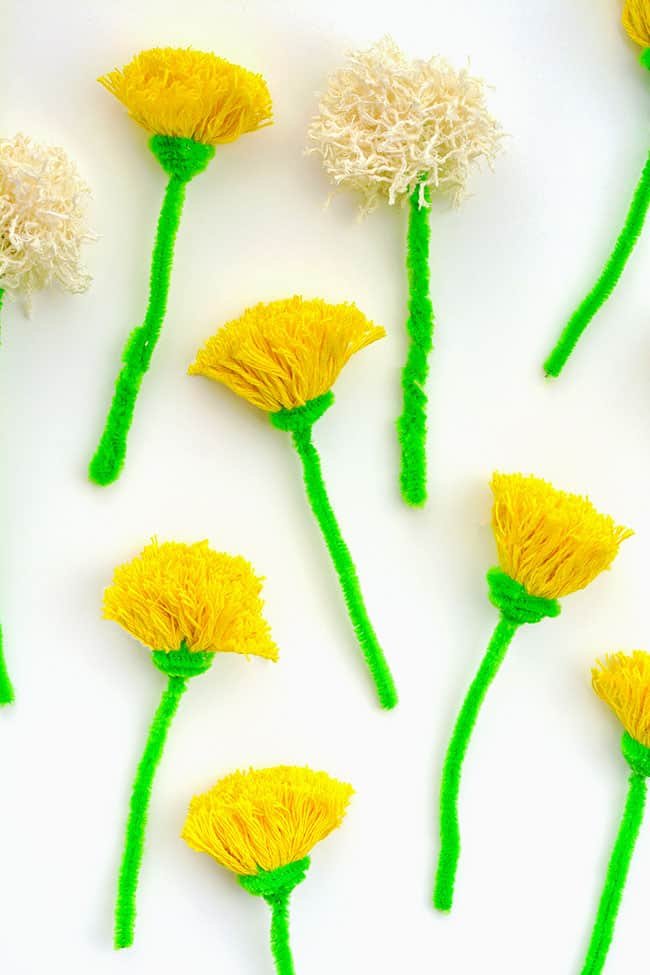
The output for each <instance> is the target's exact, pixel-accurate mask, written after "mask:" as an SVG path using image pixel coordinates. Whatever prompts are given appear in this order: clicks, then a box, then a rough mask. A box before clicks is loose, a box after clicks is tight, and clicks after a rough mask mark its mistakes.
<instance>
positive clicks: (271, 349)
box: [189, 297, 397, 708]
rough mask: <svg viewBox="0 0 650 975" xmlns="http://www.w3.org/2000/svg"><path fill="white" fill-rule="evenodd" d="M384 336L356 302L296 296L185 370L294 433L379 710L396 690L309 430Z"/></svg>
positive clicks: (215, 340)
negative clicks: (353, 362)
mask: <svg viewBox="0 0 650 975" xmlns="http://www.w3.org/2000/svg"><path fill="white" fill-rule="evenodd" d="M384 335H385V332H384V330H383V329H382V328H380V327H379V326H377V325H373V324H372V322H369V321H368V319H367V318H365V316H364V315H362V313H361V312H360V311H359V309H358V308H357V307H356V306H355V305H353V304H343V305H330V304H327V303H326V302H324V301H322V300H321V299H314V300H312V301H306V300H304V299H303V298H301V297H293V298H289V299H286V300H283V301H273V302H270V303H269V304H259V305H255V306H254V307H252V308H249V309H247V311H245V312H244V314H243V315H242V316H241V318H237V319H235V320H234V321H231V322H229V323H228V324H227V325H224V326H223V328H221V329H220V330H219V331H218V332H217V333H216V334H215V335H214V336H213V337H212V338H211V339H209V340H208V341H207V342H206V344H205V346H204V347H203V348H202V349H201V351H200V352H199V353H198V355H197V357H196V361H195V362H194V363H193V365H191V366H190V369H189V372H190V374H193V375H201V376H207V377H208V378H209V379H214V380H216V381H217V382H220V383H223V384H224V385H225V386H228V388H229V389H231V390H232V391H233V392H234V393H237V395H238V396H241V397H243V399H246V400H248V402H249V403H252V404H253V406H257V407H259V409H261V410H264V411H265V412H266V413H268V414H269V419H270V421H271V423H272V424H273V426H274V427H276V428H277V429H279V430H284V431H286V432H287V433H290V434H291V437H292V439H293V444H294V447H295V448H296V450H297V452H298V455H299V457H300V460H301V461H302V466H303V473H304V480H305V487H306V490H307V497H308V499H309V503H310V505H311V507H312V510H313V512H314V515H315V516H316V520H317V521H318V524H319V526H320V529H321V531H322V533H323V537H324V539H325V543H326V545H327V548H328V550H329V553H330V556H331V558H332V561H333V563H334V567H335V569H336V572H337V574H338V577H339V581H340V583H341V588H342V590H343V595H344V598H345V602H346V605H347V608H348V613H349V615H350V619H351V622H352V625H353V627H354V630H355V633H356V635H357V639H358V641H359V644H360V646H361V649H362V651H363V654H364V656H365V659H366V662H367V664H368V667H369V669H370V672H371V675H372V678H373V680H374V683H375V686H376V689H377V694H378V696H379V701H380V703H381V706H382V707H384V708H392V707H394V706H395V704H396V703H397V694H396V691H395V685H394V683H393V678H392V676H391V673H390V670H389V668H388V664H387V662H386V659H385V657H384V653H383V650H382V648H381V646H380V644H379V641H378V639H377V636H376V634H375V631H374V629H373V626H372V623H371V622H370V619H369V617H368V613H367V610H366V607H365V604H364V600H363V595H362V593H361V587H360V585H359V579H358V577H357V572H356V569H355V566H354V563H353V561H352V557H351V555H350V552H349V550H348V547H347V545H346V544H345V541H344V540H343V536H342V535H341V531H340V528H339V526H338V523H337V520H336V516H335V514H334V511H333V509H332V506H331V503H330V500H329V497H328V495H327V490H326V488H325V483H324V481H323V474H322V471H321V463H320V458H319V455H318V452H317V450H316V447H315V446H314V443H313V440H312V428H313V425H314V423H315V422H316V420H318V419H319V417H321V416H322V415H323V413H325V411H326V410H327V409H329V407H330V406H331V405H332V403H333V402H334V394H333V393H332V391H331V386H332V385H333V383H334V381H335V380H336V378H337V376H338V374H339V372H340V371H341V369H342V368H343V366H344V365H345V363H346V362H347V361H348V359H349V358H350V357H351V356H352V355H353V354H354V353H355V352H358V351H359V350H360V349H363V348H365V347H366V346H367V345H370V344H371V343H372V342H375V341H376V340H377V339H379V338H382V337H383V336H384Z"/></svg>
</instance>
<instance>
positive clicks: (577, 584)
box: [491, 474, 633, 599]
mask: <svg viewBox="0 0 650 975" xmlns="http://www.w3.org/2000/svg"><path fill="white" fill-rule="evenodd" d="M491 487H492V493H493V494H494V505H493V508H492V529H493V531H494V537H495V540H496V544H497V550H498V553H499V563H500V565H501V568H502V569H503V571H504V572H506V573H507V574H508V575H509V576H511V577H512V578H513V579H516V580H517V582H519V583H520V584H521V585H522V586H524V588H525V589H526V590H527V592H529V593H530V594H531V595H532V596H542V597H544V598H545V599H558V598H559V597H560V596H567V595H568V594H569V593H572V592H576V590H578V589H584V588H585V586H588V585H589V583H590V582H591V581H592V580H593V579H595V578H596V576H597V575H598V574H599V573H600V572H602V571H603V570H604V569H607V568H609V566H610V565H611V563H612V562H613V561H614V559H615V557H616V555H617V553H618V549H619V545H620V544H621V542H622V541H624V540H625V539H626V538H629V537H630V535H632V534H633V532H632V531H631V530H630V529H629V528H621V527H619V526H618V525H616V524H615V523H614V521H613V520H612V519H611V518H610V517H609V516H608V515H601V514H600V513H599V512H598V511H596V509H595V508H594V506H593V505H592V503H591V502H590V501H589V500H588V499H587V498H582V497H579V496H578V495H576V494H567V493H566V492H565V491H558V490H556V489H555V488H554V487H553V486H552V485H551V484H548V483H547V482H546V481H543V480H541V479H540V478H538V477H531V476H524V475H522V474H494V476H493V478H492V484H491Z"/></svg>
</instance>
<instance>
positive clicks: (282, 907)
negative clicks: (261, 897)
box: [265, 891, 296, 975]
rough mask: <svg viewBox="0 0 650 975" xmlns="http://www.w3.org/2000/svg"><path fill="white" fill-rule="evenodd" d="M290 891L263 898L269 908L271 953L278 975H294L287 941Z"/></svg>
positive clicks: (289, 945) (289, 946)
mask: <svg viewBox="0 0 650 975" xmlns="http://www.w3.org/2000/svg"><path fill="white" fill-rule="evenodd" d="M290 897H291V891H282V892H280V893H278V894H275V895H274V896H273V897H267V898H265V900H266V902H267V904H268V905H269V907H270V908H271V951H272V953H273V959H274V961H275V968H276V971H277V973H278V975H295V971H296V969H295V968H294V964H293V955H292V953H291V944H290V941H289V899H290Z"/></svg>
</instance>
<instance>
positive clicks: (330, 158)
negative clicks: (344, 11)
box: [308, 37, 503, 211]
mask: <svg viewBox="0 0 650 975" xmlns="http://www.w3.org/2000/svg"><path fill="white" fill-rule="evenodd" d="M502 137H503V131H502V129H501V127H500V125H499V124H498V122H496V120H495V119H494V118H492V116H491V115H490V114H489V112H488V110H487V106H486V101H485V84H484V82H483V81H481V80H480V79H479V78H474V77H472V76H471V75H470V74H469V73H468V71H467V70H466V69H461V70H460V71H457V70H456V69H455V68H454V67H452V65H450V64H449V63H448V62H447V61H445V60H444V59H443V58H440V57H434V58H431V59H430V60H429V61H411V60H409V59H408V58H406V57H405V56H404V54H403V53H402V51H401V50H400V49H399V47H398V46H397V45H396V44H395V42H394V41H393V40H391V39H390V38H388V37H385V38H383V39H382V40H380V41H379V42H378V43H376V44H374V45H373V46H372V47H370V48H368V49H367V50H365V51H360V52H356V53H353V54H351V55H349V59H348V63H347V64H346V65H345V66H344V67H343V68H341V69H340V70H338V71H336V72H335V73H334V74H333V75H332V76H331V77H330V79H329V82H328V87H327V90H326V91H325V93H324V94H323V95H322V97H321V100H320V103H319V107H318V113H317V115H316V116H315V117H314V118H313V119H312V122H311V125H310V127H309V132H308V140H309V144H308V152H312V153H318V154H319V155H320V156H322V160H323V165H324V167H325V170H326V172H327V174H328V175H329V177H330V179H331V180H332V181H333V182H334V183H335V184H336V186H337V187H342V188H348V189H353V190H357V191H358V192H359V193H361V194H362V196H363V209H364V210H366V211H367V210H372V209H374V207H375V206H377V204H378V202H379V201H380V200H381V199H384V198H385V199H387V200H388V202H389V203H390V204H394V203H396V202H399V201H401V200H403V199H404V198H405V197H407V196H409V195H410V194H411V193H413V191H414V190H415V188H416V186H418V185H419V202H420V205H421V206H423V205H425V187H426V186H429V187H431V189H433V190H437V191H439V192H442V193H447V194H449V195H450V196H451V198H452V200H453V201H454V203H458V202H459V201H460V200H461V199H462V197H463V196H464V195H465V192H466V184H467V180H468V177H469V173H470V169H471V166H472V164H473V163H475V162H477V161H478V160H481V159H484V160H485V161H486V162H487V163H488V164H489V165H492V163H493V161H494V158H495V156H496V155H497V153H498V152H499V150H500V148H501V139H502Z"/></svg>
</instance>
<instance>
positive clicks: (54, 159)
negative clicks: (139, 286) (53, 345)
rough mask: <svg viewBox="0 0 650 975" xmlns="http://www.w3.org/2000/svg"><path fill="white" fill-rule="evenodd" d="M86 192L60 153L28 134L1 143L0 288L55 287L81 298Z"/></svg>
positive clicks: (28, 291)
mask: <svg viewBox="0 0 650 975" xmlns="http://www.w3.org/2000/svg"><path fill="white" fill-rule="evenodd" d="M89 193H90V190H89V188H88V187H87V186H86V184H85V183H84V182H83V180H82V179H81V177H80V176H79V173H78V171H77V167H76V166H75V164H74V163H73V162H72V160H71V159H70V158H69V156H67V155H66V153H65V152H64V151H63V149H59V148H57V147H54V146H45V145H41V144H39V143H38V142H34V140H33V139H30V138H29V136H26V135H20V134H19V135H17V136H15V137H14V138H13V139H0V288H3V289H5V290H7V291H13V292H16V293H20V294H22V295H24V296H25V297H26V300H27V301H28V302H29V299H30V296H31V294H32V292H34V291H37V290H39V289H40V288H45V287H47V286H49V285H51V284H53V283H55V284H57V285H58V286H59V287H60V288H62V289H63V290H64V291H71V292H73V293H79V292H81V291H85V290H86V288H87V287H88V285H89V284H90V281H91V278H90V274H89V273H88V271H87V270H86V268H85V267H83V265H82V263H81V254H80V251H81V245H82V244H83V243H84V241H87V240H92V239H93V237H94V235H93V234H91V233H90V232H89V230H88V227H87V224H86V207H87V203H88V196H89Z"/></svg>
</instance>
